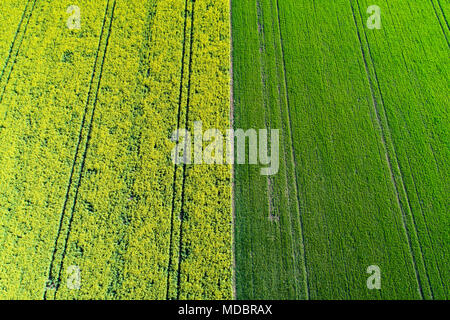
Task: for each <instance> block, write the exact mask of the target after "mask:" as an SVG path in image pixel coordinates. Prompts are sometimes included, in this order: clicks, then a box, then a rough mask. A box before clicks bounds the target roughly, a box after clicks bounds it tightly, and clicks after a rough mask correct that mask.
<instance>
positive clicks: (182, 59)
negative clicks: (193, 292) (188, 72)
mask: <svg viewBox="0 0 450 320" xmlns="http://www.w3.org/2000/svg"><path fill="white" fill-rule="evenodd" d="M187 18H188V0H186V1H185V6H184V26H183V50H182V55H181V78H180V92H179V95H178V113H177V129H176V130H177V136H178V135H179V132H178V130H180V121H181V107H182V102H183V87H184V86H183V84H184V72H185V70H184V69H185V68H184V67H185V58H186V57H185V54H186V34H187V20H188V19H187ZM176 154H177V155H178V144H177V146H176ZM176 182H177V164H174V172H173V183H172V193H173V196H172V210H171V214H170V221H171V223H170V240H169V261H168V266H167V286H166V300H168V299H169V294H170V292H169V290H170V270H171V268H172V254H173V246H172V242H173V232H174V219H175V212H174V211H175V198H176V194H177V192H176Z"/></svg>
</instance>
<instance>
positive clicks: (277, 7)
mask: <svg viewBox="0 0 450 320" xmlns="http://www.w3.org/2000/svg"><path fill="white" fill-rule="evenodd" d="M276 11H277V21H278V36H279V38H280V47H281V48H280V49H281V57H282V70H283V76H284V77H283V78H284V79H283V80H284V88H285V99H286V109H287V115H288V126H289V134H290V140H291V141H290V142H291V146H292V148H291V162H292V165H293V169H294V175H295V193H296V199H297V210H298V222H299V225H300V233H301V248H302V249H301V252H300V254H301V256H302V258H303V264H302V268H303V273H304V275H305V277H304V280H303V281H304V287H305V295H306V300H309V298H310V294H311V293H310V286H309V281H308V274H309V272H308V263H307V258H306V252H305V234H304V230H305V228H304V223H303V218H302V210H301V208H300V202H301V201H300V194H299V190H298V175H297V169H296V162H295V159H296V154H295V148H294V140H293V130H292V117H291V104H290V99H289V87H288V81H287V71H286V56H285V51H284V42H283V36H282V32H281V18H280V4H279V0H276Z"/></svg>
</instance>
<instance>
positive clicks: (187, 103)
mask: <svg viewBox="0 0 450 320" xmlns="http://www.w3.org/2000/svg"><path fill="white" fill-rule="evenodd" d="M194 26H195V1H192V11H191V35H190V39H189V64H188V84H187V93H186V119H185V126H186V128H188V126H189V106H190V103H191V80H192V54H193V45H194ZM186 144H187V139H185V149H184V150H186V149H187V148H186ZM186 167H187V165H186V163H183V180H182V183H181V207H180V220H181V221H180V241H179V254H178V279H177V300H180V288H181V260H182V257H181V249H182V246H183V222H184V220H185V219H186V218H185V209H184V197H185V191H186V190H185V185H186Z"/></svg>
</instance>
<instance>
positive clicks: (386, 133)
mask: <svg viewBox="0 0 450 320" xmlns="http://www.w3.org/2000/svg"><path fill="white" fill-rule="evenodd" d="M349 3H350V7H351V10H352V14H353V20H354V23H355V29H356V33H357V37H358V40H359V44H360V50H361V55H362V59H363V62H364V67H365V71H366V77H367V80H368V82H369V87H370V92H371V97H372V105H373V108H374V111H375V115H376V120H377V125H378V126H379V128H380V129H381V142H382V146H383V149H384V153H385V157H386V163H387V166H388V169H389V174H390V177H391V182H392V184H393V187H394V191H395V196H396V201H397V205H398V207H399V208H400V211H401V213H402V224H403V228H404V231H405V233H406V237H407V240H408V246H409V251H410V254H411V260H412V263H413V267H414V273H415V277H416V282H417V285H418V289H419V294H420V297H421V299H424V294H425V293H424V288H423V283H422V281H427V282H428V284H430V279H429V277H428V274H427V273H426V272H425V280H423V279H422V277H421V275H420V271H419V267H418V261H417V260H419V262H420V263H421V265H424V259H423V253H422V247H421V245H420V243H418V246H419V248H420V253H421V254H420V256H419V257H416V254H415V252H414V249H413V239H412V235H416V237H415V238H417V225H416V222H415V220H414V217H413V215H412V210H411V203H410V199H409V197H408V194H407V193H406V189H405V183H404V179H403V176H402V172H401V169H400V167H399V160H398V155H397V152H396V150H395V146H394V144H393V143H390V145H391V146H392V150H393V151H392V152H393V156H394V158H392V156H391V155H390V154H389V148H388V138H389V137H390V129H389V127H385V126H384V125H383V120H382V118H381V117H382V116H381V114H380V110H379V103H378V101H377V100H378V99H377V95H376V90H377V91H378V93H379V95H380V102H381V107H382V108H383V112H384V114H385V115H386V110H385V103H384V99H383V95H382V91H381V86H380V82H379V80H378V76H377V73H376V69H375V64H374V62H373V58H372V53H371V50H370V45H369V40H368V37H367V34H366V32H365V29H364V28H363V31H364V36H365V41H366V45H367V47H368V53H369V55H368V56H367V55H366V53H365V51H364V45H363V40H362V36H361V34H360V31H359V26H358V22H357V18H356V13H355V7H354V5H353V3H352V1H351V0H349ZM357 5H358V10H359V13H360V18H361V20H362V21H363V18H362V15H361V8H360V6H359V2H358V1H357ZM369 59H370V63H371V65H372V67H373V70H374V76H375V80H374V81H373V79H372V77H371V75H370V69H369ZM374 82H375V83H376V84H374ZM375 86H376V87H375ZM386 123H388V122H387V118H386ZM389 141H390V139H389ZM394 159H395V163H394V165H395V166H396V169H397V170H398V172H399V173H400V182H399V183H398V182H397V180H396V178H395V173H394V169H393V162H394ZM399 184H400V186H399ZM400 188H401V189H400ZM400 190H401V191H403V192H402V194H404V196H405V198H406V201H407V210H406V211H407V212H405V208H404V206H403V204H402V200H401V195H400V194H401V191H400ZM407 213H409V218H411V220H412V224H413V229H414V230H412V231H411V230H409V227H408V223H407ZM428 287H430V286H428Z"/></svg>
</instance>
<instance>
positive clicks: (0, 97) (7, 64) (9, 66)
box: [0, 0, 37, 103]
mask: <svg viewBox="0 0 450 320" xmlns="http://www.w3.org/2000/svg"><path fill="white" fill-rule="evenodd" d="M31 1H32V0H28V2H27V4H26V6H25V9H24V11H23V14H22V18H21V19H20V22H19V25H18V27H17V31H16V33H15V35H14V39H13V42H12V44H11V47H10V49H9V53H8V57H7V58H6V61H5V64H4V66H3V70H2V73H1V74H0V84H2V81H3V77H4V75H5V72H7V69H9V72H8V76H7V78H6V80H5V83H4V84H3V89H1V90H2V93H1V95H0V103H1V102H2V101H3V96H4V95H5V91H6V87H7V86H8V83H9V80H10V78H11V74H12V72H13V70H14V65H15V64H16V62H17V57H18V56H19V52H20V49H21V47H22V43H23V39H24V38H25V34H26V33H27V29H28V25H29V23H30V19H31V16H32V15H33V11H34V8H35V6H36V2H37V0H34V1H33V5H32V7H31V9H30V10H29V13H28V14H27V11H28V7H29V4H30V2H31ZM25 16H27V20H26V22H25V26H24V28H23V32H22V36H21V37H20V40H19V42H18V43H17V46H16V41H17V38H18V35H19V34H20V33H21V32H20V31H21V30H20V29H21V27H22V23H23V21H24V19H25ZM16 47H17V49H15V48H16ZM14 51H15V53H14V54H13V52H14ZM12 56H14V58H13V60H12V62H11V63H10V61H11V58H12Z"/></svg>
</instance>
